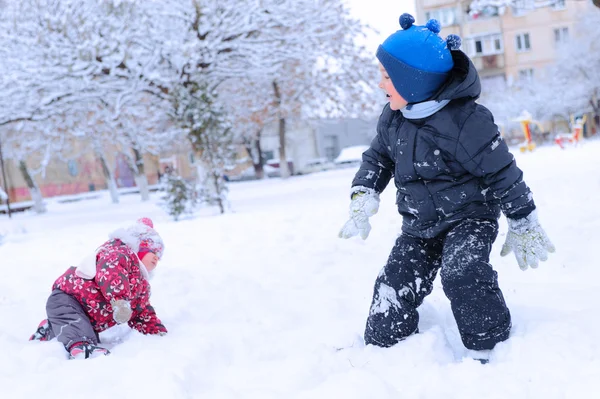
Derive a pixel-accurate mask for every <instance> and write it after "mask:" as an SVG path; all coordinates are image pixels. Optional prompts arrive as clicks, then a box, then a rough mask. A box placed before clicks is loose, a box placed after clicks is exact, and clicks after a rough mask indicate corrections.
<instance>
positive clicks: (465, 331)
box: [340, 14, 554, 362]
mask: <svg viewBox="0 0 600 399" xmlns="http://www.w3.org/2000/svg"><path fill="white" fill-rule="evenodd" d="M414 21H415V20H414V18H413V17H412V16H411V15H409V14H403V15H402V16H401V17H400V25H401V27H402V30H399V31H397V32H395V33H394V34H392V35H391V36H389V37H388V38H387V39H386V40H385V41H384V42H383V44H382V45H380V46H379V49H378V50H377V58H378V59H379V61H380V65H379V68H380V73H381V81H380V83H379V87H380V88H381V89H382V90H383V91H384V92H385V94H386V97H387V99H388V101H389V103H388V104H387V105H386V106H385V107H384V109H383V112H382V114H381V116H380V117H379V122H378V126H377V136H376V137H375V138H374V140H373V142H372V143H371V146H370V148H369V149H368V150H367V151H365V152H364V154H363V162H362V164H361V166H360V169H359V170H358V172H357V173H356V176H355V177H354V180H353V181H352V194H351V199H352V201H351V204H350V220H349V221H348V222H346V224H345V225H344V227H343V228H342V230H341V231H340V237H343V238H349V237H352V236H355V235H357V234H360V236H361V237H362V238H363V239H366V238H367V236H368V235H369V231H370V229H371V226H370V224H369V220H368V219H369V217H370V216H372V215H374V214H375V213H376V212H377V210H378V207H379V194H380V193H381V192H382V191H383V190H384V189H385V187H386V186H387V184H388V182H389V181H390V179H391V178H392V177H393V178H394V183H395V185H396V188H397V195H396V203H397V206H398V211H399V213H400V214H401V215H402V219H403V223H402V234H401V235H400V236H399V237H398V239H397V240H396V243H395V245H394V247H393V248H392V252H391V254H390V256H389V259H388V261H387V264H386V265H385V266H384V268H383V269H382V271H381V272H380V274H379V276H378V277H377V280H376V282H375V288H374V293H373V301H372V304H371V308H370V312H369V317H368V319H367V325H366V330H365V337H364V338H365V343H366V344H373V345H378V346H383V347H389V346H392V345H395V344H396V343H398V342H399V341H401V340H403V339H405V338H406V337H408V336H409V335H411V334H414V333H416V332H417V330H418V322H419V315H418V313H417V308H418V307H419V306H420V305H421V303H422V302H423V299H424V298H425V296H427V295H428V294H429V293H431V290H432V288H433V281H434V279H435V277H436V275H437V272H438V270H441V271H440V276H441V281H442V285H443V288H444V292H445V294H446V296H447V297H448V298H449V299H450V303H451V307H452V312H453V314H454V317H455V319H456V323H457V325H458V329H459V331H460V335H461V338H462V341H463V344H464V345H465V347H466V348H467V349H468V350H469V352H470V353H469V355H470V356H472V357H474V358H476V359H477V360H480V361H482V362H487V359H488V358H489V352H490V350H491V349H492V348H493V347H494V346H495V345H496V344H497V343H498V342H501V341H504V340H506V339H507V338H508V336H509V333H510V328H511V318H510V313H509V310H508V308H507V306H506V303H505V302H504V297H503V296H502V292H501V291H500V288H499V287H498V280H497V273H496V272H495V271H494V269H493V268H492V266H491V265H490V264H489V255H490V251H491V248H492V244H493V242H494V241H495V239H496V237H497V234H498V218H499V217H500V211H502V212H503V213H504V214H505V215H506V217H507V219H508V225H509V232H508V235H507V238H506V243H505V244H504V247H503V248H502V253H501V255H503V256H504V255H506V254H508V253H509V252H510V251H514V252H515V255H516V257H517V262H518V264H519V266H520V267H521V269H523V270H525V269H527V267H528V266H531V267H537V265H538V261H539V260H542V261H543V260H546V259H547V252H553V251H554V247H553V245H552V243H551V242H550V241H549V240H548V238H547V236H546V234H545V232H544V230H543V229H542V228H541V226H540V225H539V223H538V221H537V215H536V211H535V204H534V202H533V197H532V194H531V192H530V190H529V188H528V187H527V185H526V184H525V182H524V181H523V179H522V177H523V173H522V172H521V170H519V168H518V167H517V165H516V163H515V161H514V158H513V156H512V154H511V153H510V152H509V150H508V147H507V145H506V144H505V143H504V141H503V140H502V137H501V136H500V134H499V132H498V128H497V126H496V125H495V124H494V120H493V117H492V114H491V113H490V111H489V110H488V109H486V108H485V107H483V106H481V105H479V104H477V103H476V102H475V100H476V99H477V98H478V97H479V94H480V83H479V77H478V75H477V71H476V70H475V67H474V65H473V63H472V62H471V61H470V60H469V58H468V57H467V56H466V55H465V54H464V53H463V52H461V51H459V50H458V48H459V47H460V38H459V37H458V36H456V35H450V36H448V38H447V40H446V41H444V40H443V39H441V38H440V37H439V36H438V35H437V33H438V32H439V31H440V24H439V22H438V21H436V20H430V21H429V22H428V23H427V24H426V25H425V26H416V25H413V23H414Z"/></svg>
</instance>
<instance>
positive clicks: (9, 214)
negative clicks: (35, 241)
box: [0, 136, 12, 218]
mask: <svg viewBox="0 0 600 399" xmlns="http://www.w3.org/2000/svg"><path fill="white" fill-rule="evenodd" d="M0 168H2V180H3V182H4V184H3V186H4V189H5V190H6V191H7V193H6V209H8V217H9V218H12V214H11V212H10V197H9V196H8V180H7V179H6V168H5V167H4V157H3V156H2V137H1V136H0Z"/></svg>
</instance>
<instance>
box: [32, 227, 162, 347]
mask: <svg viewBox="0 0 600 399" xmlns="http://www.w3.org/2000/svg"><path fill="white" fill-rule="evenodd" d="M163 248H164V245H163V242H162V239H161V238H160V236H159V235H158V233H157V232H156V230H154V225H153V223H152V220H150V219H149V218H141V219H139V220H138V221H137V222H136V223H135V224H134V225H132V226H130V227H128V228H126V229H119V230H116V231H115V232H113V233H112V234H111V235H110V239H109V240H108V241H107V242H105V243H104V244H103V245H102V246H100V248H98V249H97V250H96V251H95V252H94V253H93V254H92V255H91V256H89V257H88V258H86V259H84V260H83V261H82V262H81V263H80V264H79V266H77V267H70V268H69V269H67V271H66V272H65V273H64V274H63V275H62V276H60V277H59V278H58V279H57V280H56V281H55V282H54V285H53V286H52V289H53V291H52V293H51V294H50V297H49V298H48V302H47V304H46V312H47V314H48V319H47V320H43V321H42V322H41V323H40V325H39V326H38V329H37V331H36V332H35V333H34V334H33V335H32V336H31V338H30V340H39V341H48V340H51V339H52V338H56V339H57V340H58V341H59V342H61V343H62V344H63V345H64V346H65V349H66V350H67V351H68V352H69V355H70V358H71V359H74V358H83V359H87V358H90V357H95V356H98V355H108V354H109V353H110V352H109V351H108V349H106V348H102V347H100V346H98V344H99V343H100V338H99V336H98V333H100V332H102V331H104V330H106V329H108V328H109V327H112V326H114V325H116V324H122V323H128V324H129V326H130V327H131V328H134V329H136V330H138V331H139V332H141V333H142V334H158V335H164V334H166V333H167V329H166V328H165V326H163V324H162V323H161V321H160V320H159V319H158V317H157V316H156V313H155V312H154V308H153V307H152V306H151V305H150V284H149V282H148V280H149V278H150V273H152V271H153V270H154V269H155V268H156V266H157V265H158V261H159V260H160V258H161V257H162V253H163Z"/></svg>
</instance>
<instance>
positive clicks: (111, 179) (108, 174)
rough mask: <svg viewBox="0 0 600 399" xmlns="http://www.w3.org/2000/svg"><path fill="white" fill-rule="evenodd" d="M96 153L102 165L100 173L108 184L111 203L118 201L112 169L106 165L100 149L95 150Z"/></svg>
mask: <svg viewBox="0 0 600 399" xmlns="http://www.w3.org/2000/svg"><path fill="white" fill-rule="evenodd" d="M96 155H97V156H98V159H100V164H101V165H102V174H103V175H104V178H105V179H106V184H107V186H108V191H109V192H110V198H111V199H112V202H113V204H118V203H119V192H118V191H117V182H116V181H115V176H114V175H113V173H112V171H111V170H110V168H109V167H108V163H107V162H106V158H105V157H104V154H103V153H102V152H101V151H98V150H97V151H96Z"/></svg>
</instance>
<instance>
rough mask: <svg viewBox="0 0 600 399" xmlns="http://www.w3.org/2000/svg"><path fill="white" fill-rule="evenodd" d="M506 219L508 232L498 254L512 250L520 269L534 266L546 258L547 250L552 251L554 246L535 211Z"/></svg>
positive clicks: (501, 254) (506, 253)
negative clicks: (517, 217) (521, 216)
mask: <svg viewBox="0 0 600 399" xmlns="http://www.w3.org/2000/svg"><path fill="white" fill-rule="evenodd" d="M507 220H508V234H507V235H506V241H505V242H504V245H503V246H502V251H500V256H506V255H508V254H509V253H511V252H513V251H514V253H515V256H516V258H517V263H518V264H519V267H520V268H521V270H527V267H528V266H531V267H532V268H536V267H538V261H540V260H541V261H546V260H548V252H554V251H555V248H554V245H553V244H552V243H551V242H550V239H549V238H548V236H547V235H546V232H545V231H544V229H542V226H540V223H539V222H538V219H537V211H535V210H534V211H533V212H531V213H530V214H529V215H528V216H527V217H524V218H522V219H517V220H515V219H510V218H507Z"/></svg>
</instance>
